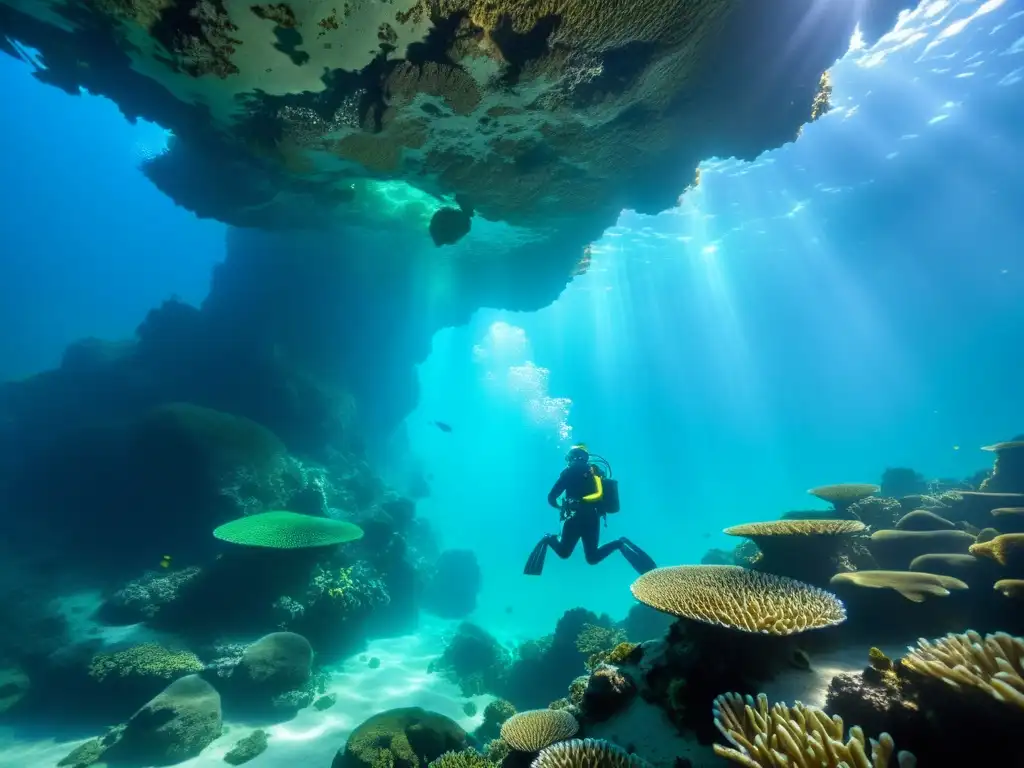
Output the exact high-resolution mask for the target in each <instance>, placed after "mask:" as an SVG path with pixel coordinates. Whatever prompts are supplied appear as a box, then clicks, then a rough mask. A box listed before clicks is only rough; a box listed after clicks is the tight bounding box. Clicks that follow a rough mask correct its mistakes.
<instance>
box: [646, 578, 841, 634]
mask: <svg viewBox="0 0 1024 768" xmlns="http://www.w3.org/2000/svg"><path fill="white" fill-rule="evenodd" d="M630 589H631V590H632V592H633V596H634V597H636V599H637V600H639V601H640V602H641V603H645V604H646V605H649V606H651V607H652V608H656V609H658V610H659V611H663V612H665V613H670V614H672V615H673V616H679V617H682V618H687V619H693V620H695V621H701V622H704V623H706V624H714V625H718V626H722V627H729V628H731V629H738V630H742V631H744V632H757V633H761V634H767V635H791V634H795V633H797V632H805V631H807V630H810V629H820V628H822V627H830V626H834V625H836V624H840V623H842V622H843V621H845V620H846V609H845V608H844V607H843V604H842V602H841V601H840V600H839V598H837V597H836V596H835V595H833V594H831V593H830V592H826V591H825V590H823V589H818V588H817V587H812V586H810V585H808V584H804V583H803V582H800V581H796V580H794V579H787V578H785V577H783V576H774V575H772V574H768V573H760V572H758V571H752V570H749V569H747V568H741V567H739V566H734V565H678V566H674V567H670V568H656V569H655V570H653V571H648V572H647V573H645V574H644V575H643V576H641V577H640V578H639V579H637V580H636V581H634V582H633V585H632V586H631V587H630Z"/></svg>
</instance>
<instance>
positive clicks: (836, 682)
mask: <svg viewBox="0 0 1024 768" xmlns="http://www.w3.org/2000/svg"><path fill="white" fill-rule="evenodd" d="M1022 653H1024V640H1022V639H1021V638H1019V637H1011V636H1009V635H1007V634H1005V633H998V632H997V633H994V634H990V635H987V636H985V637H984V638H983V637H982V636H981V635H980V634H978V633H976V632H973V631H968V632H966V633H963V634H950V635H947V636H946V637H943V638H940V639H938V640H934V641H929V640H925V639H921V640H919V641H918V645H917V646H916V647H913V648H910V649H909V652H908V653H907V655H905V656H904V657H903V658H902V659H899V660H896V661H890V660H888V659H885V658H884V656H882V655H881V654H880V653H879V652H877V651H876V652H875V653H874V654H873V658H872V660H871V665H870V666H868V667H867V668H866V669H865V670H864V672H863V673H861V674H860V675H846V674H843V675H838V676H836V677H835V678H834V679H833V680H832V683H831V685H830V686H829V692H828V698H827V702H826V709H827V710H828V711H834V712H837V713H838V714H839V715H840V716H842V717H843V718H845V719H850V720H854V721H855V722H858V723H861V724H862V725H863V726H864V727H865V728H866V729H870V730H875V729H880V728H884V729H885V730H886V731H888V732H889V733H891V734H892V737H893V738H894V739H895V740H896V742H897V743H898V744H899V745H900V746H901V747H905V748H906V749H908V750H910V751H911V752H913V753H914V754H915V755H917V757H918V759H919V760H920V761H921V764H922V765H957V764H960V763H963V762H969V761H970V760H971V759H972V758H971V755H972V754H974V755H976V754H977V750H978V748H979V746H978V745H984V754H985V760H986V761H990V762H991V763H992V764H993V765H999V764H1004V763H1005V764H1012V763H1013V762H1014V760H1016V759H1017V757H1016V756H1017V754H1018V753H1019V745H1018V739H1017V735H1016V730H1015V724H1016V725H1019V723H1020V717H1021V711H1022V705H1024V696H1022V693H1024V679H1022V676H1021V675H1022V666H1021V659H1022Z"/></svg>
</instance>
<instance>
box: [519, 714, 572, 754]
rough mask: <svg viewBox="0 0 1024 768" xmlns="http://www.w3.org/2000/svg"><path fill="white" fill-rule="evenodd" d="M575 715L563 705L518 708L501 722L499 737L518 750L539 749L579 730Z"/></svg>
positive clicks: (532, 750) (570, 736) (533, 750)
mask: <svg viewBox="0 0 1024 768" xmlns="http://www.w3.org/2000/svg"><path fill="white" fill-rule="evenodd" d="M579 727H580V726H579V723H578V722H576V718H575V717H573V716H572V715H571V714H570V713H569V712H567V711H565V710H564V709H531V710H527V711H526V712H517V713H516V714H514V715H512V717H510V718H509V719H508V720H506V721H505V723H504V725H502V726H501V738H502V740H503V741H504V742H506V743H507V744H508V745H509V746H510V747H511V748H512V749H514V750H516V751H518V752H538V751H540V750H542V749H544V748H545V747H549V746H551V745H552V744H554V743H555V742H556V741H564V740H565V739H570V738H572V737H573V736H575V735H576V732H577V731H578V730H579Z"/></svg>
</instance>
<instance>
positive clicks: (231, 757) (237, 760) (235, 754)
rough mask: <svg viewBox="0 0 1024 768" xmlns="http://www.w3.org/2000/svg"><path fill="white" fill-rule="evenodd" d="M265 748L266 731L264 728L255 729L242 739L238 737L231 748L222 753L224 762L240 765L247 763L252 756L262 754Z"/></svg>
mask: <svg viewBox="0 0 1024 768" xmlns="http://www.w3.org/2000/svg"><path fill="white" fill-rule="evenodd" d="M266 749H267V732H266V731H264V730H255V731H253V732H252V733H250V734H249V735H248V736H246V737H245V738H244V739H240V740H239V741H238V743H237V744H235V746H233V747H232V748H231V750H230V751H229V752H228V753H227V754H226V755H224V762H225V763H230V764H231V765H241V764H242V763H247V762H249V761H250V760H252V759H253V758H254V757H256V756H258V755H261V754H263V752H264V751H265V750H266Z"/></svg>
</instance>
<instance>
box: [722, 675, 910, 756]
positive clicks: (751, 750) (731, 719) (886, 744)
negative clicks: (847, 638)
mask: <svg viewBox="0 0 1024 768" xmlns="http://www.w3.org/2000/svg"><path fill="white" fill-rule="evenodd" d="M713 712H714V717H715V727H717V728H718V730H719V731H720V732H721V734H722V735H723V736H724V737H725V738H726V739H727V740H728V741H729V743H730V744H732V747H723V746H721V745H720V744H715V745H714V749H715V754H717V755H719V756H721V757H724V758H726V759H728V760H731V761H733V762H734V763H739V764H740V765H743V766H746V768H774V767H775V766H783V765H798V766H811V765H815V766H821V767H822V768H850V767H851V766H856V768H887V766H888V765H889V763H890V759H891V758H892V754H893V752H894V751H895V745H894V744H893V740H892V737H890V736H889V734H887V733H883V734H882V735H881V736H880V737H879V738H878V740H877V741H876V740H875V739H870V740H868V739H866V738H865V736H864V732H863V731H862V730H861V729H860V728H859V727H856V726H854V727H853V728H851V729H850V732H849V736H848V738H847V740H846V741H843V720H842V718H841V717H838V716H832V717H829V716H828V715H827V714H825V712H823V711H822V710H820V709H818V708H816V707H807V706H804V705H803V704H801V703H800V702H799V701H798V702H796V703H795V704H794V705H793V706H792V707H790V706H787V705H786V704H784V703H779V704H775V705H773V706H772V707H771V708H770V709H769V707H768V698H767V697H766V696H765V695H764V694H763V693H762V694H759V695H758V697H757V701H756V702H755V701H754V699H753V698H752V697H750V696H747V697H746V698H744V697H742V696H740V695H739V694H738V693H726V694H723V695H721V696H719V697H717V698H716V699H715V704H714V709H713ZM869 745H870V750H871V751H870V757H869V755H868V752H867V748H868V747H869ZM897 762H898V764H899V766H900V768H913V766H914V765H916V763H917V761H916V760H915V758H914V756H913V755H912V754H910V753H909V752H900V753H899V754H898V755H897Z"/></svg>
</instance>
